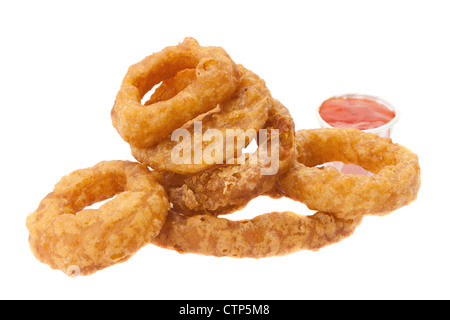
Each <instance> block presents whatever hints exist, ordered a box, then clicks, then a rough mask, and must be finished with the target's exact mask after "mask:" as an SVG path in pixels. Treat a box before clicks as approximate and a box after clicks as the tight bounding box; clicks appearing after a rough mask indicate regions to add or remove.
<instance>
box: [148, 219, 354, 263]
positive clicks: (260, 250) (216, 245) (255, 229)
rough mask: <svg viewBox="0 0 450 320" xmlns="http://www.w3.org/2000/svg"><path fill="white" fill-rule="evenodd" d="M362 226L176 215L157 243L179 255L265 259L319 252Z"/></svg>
mask: <svg viewBox="0 0 450 320" xmlns="http://www.w3.org/2000/svg"><path fill="white" fill-rule="evenodd" d="M361 221H362V218H356V219H340V218H336V217H334V216H333V215H331V214H328V213H323V212H317V213H315V214H314V215H312V216H302V215H298V214H295V213H293V212H289V211H288V212H272V213H266V214H263V215H260V216H257V217H255V218H253V219H251V220H241V221H231V220H228V219H225V218H219V217H216V216H212V215H210V214H202V215H195V216H192V217H187V216H184V215H182V214H178V213H175V212H172V211H171V212H169V214H168V216H167V220H166V222H165V224H164V226H163V227H162V229H161V232H160V233H159V235H158V236H157V237H156V238H155V239H154V240H153V241H152V243H153V244H155V245H157V246H159V247H162V248H166V249H172V250H176V251H178V252H179V253H197V254H202V255H208V256H217V257H224V256H227V257H234V258H264V257H270V256H281V255H287V254H290V253H293V252H296V251H299V250H313V251H317V250H319V249H320V248H323V247H325V246H328V245H331V244H333V243H337V242H338V241H341V240H342V239H344V238H346V237H348V236H350V235H351V234H353V232H354V230H355V228H356V227H357V226H358V225H359V224H360V223H361Z"/></svg>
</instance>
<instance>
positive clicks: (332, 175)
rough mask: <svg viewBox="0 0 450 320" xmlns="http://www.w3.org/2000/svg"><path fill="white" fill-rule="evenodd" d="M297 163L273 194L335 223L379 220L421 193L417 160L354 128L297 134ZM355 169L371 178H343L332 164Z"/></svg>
mask: <svg viewBox="0 0 450 320" xmlns="http://www.w3.org/2000/svg"><path fill="white" fill-rule="evenodd" d="M296 150H297V152H296V161H295V162H294V164H293V166H292V167H291V169H290V170H289V172H288V173H287V174H286V175H284V176H282V177H280V178H279V180H278V183H277V188H278V190H279V191H280V192H281V193H283V194H285V195H287V196H289V197H291V198H293V199H295V200H297V201H300V202H303V203H304V204H306V206H307V207H308V208H310V209H311V210H318V211H326V212H329V213H332V214H333V215H334V216H336V217H339V218H355V217H359V216H362V215H367V214H372V215H376V214H378V215H383V214H386V213H389V212H391V211H393V210H395V209H398V208H400V207H402V206H405V205H407V204H409V203H410V202H412V201H413V200H415V199H416V197H417V193H418V190H419V188H420V167H419V161H418V157H417V155H415V154H414V153H412V152H411V151H410V150H408V149H407V148H405V147H404V146H401V145H399V144H394V143H393V142H392V140H391V139H389V138H382V137H379V136H377V135H375V134H371V133H367V132H363V131H360V130H357V129H337V128H333V129H310V130H300V131H297V133H296ZM331 161H341V162H344V163H353V164H357V165H359V166H361V167H363V168H364V169H366V170H368V171H371V172H372V173H374V174H373V175H372V176H366V175H353V174H343V173H340V172H338V171H337V170H336V169H334V168H332V167H325V168H321V169H319V168H316V167H315V166H317V165H320V164H323V163H327V162H331Z"/></svg>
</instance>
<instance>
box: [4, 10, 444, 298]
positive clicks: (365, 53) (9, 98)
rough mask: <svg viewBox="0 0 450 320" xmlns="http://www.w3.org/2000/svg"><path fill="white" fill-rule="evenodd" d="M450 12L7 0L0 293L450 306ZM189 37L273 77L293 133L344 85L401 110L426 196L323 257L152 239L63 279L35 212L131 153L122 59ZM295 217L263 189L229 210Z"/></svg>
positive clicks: (300, 208)
mask: <svg viewBox="0 0 450 320" xmlns="http://www.w3.org/2000/svg"><path fill="white" fill-rule="evenodd" d="M449 12H450V6H449V5H448V4H447V3H446V2H445V1H276V2H275V1H270V2H269V1H221V2H218V1H217V2H213V1H182V2H174V1H172V2H170V1H157V2H156V1H153V2H152V1H145V2H140V1H123V2H117V1H107V2H106V1H105V2H101V1H95V2H94V1H76V2H72V4H68V2H62V1H54V2H49V1H39V2H38V1H28V2H24V1H14V2H13V1H8V2H6V1H3V2H1V4H0V34H1V42H0V43H1V51H0V67H1V69H0V70H1V71H0V88H1V100H0V101H1V126H0V130H1V134H0V137H1V146H2V148H1V150H2V156H1V158H0V159H1V160H0V161H1V170H2V172H1V184H0V186H1V193H0V194H1V222H0V245H1V253H2V254H1V258H0V259H1V263H0V298H2V299H37V298H39V299H436V298H437V299H444V298H445V299H448V298H450V294H449V285H450V276H449V272H448V270H449V267H450V261H449V244H450V241H449V233H448V229H449V225H450V212H449V206H448V201H449V190H448V189H449V187H448V185H449V184H448V181H449V178H450V177H449V173H448V172H449V169H448V163H447V161H448V155H449V152H448V137H449V131H448V118H449V113H450V112H449V109H450V103H449V101H450V96H449V89H450V41H449V34H450V19H449ZM186 36H192V37H194V38H196V39H197V40H198V41H199V42H200V44H201V45H216V46H222V47H223V48H225V50H227V51H228V53H229V54H230V55H231V56H232V58H233V59H234V60H235V61H236V62H238V63H242V64H244V65H245V66H246V67H247V68H249V69H251V70H252V71H254V72H255V73H257V74H258V75H260V76H261V77H262V78H263V79H265V80H266V82H267V85H268V87H269V89H270V90H271V92H272V94H273V96H274V97H276V98H277V99H279V100H280V101H282V102H283V103H284V104H285V105H286V106H287V107H288V108H289V109H290V111H291V113H292V116H293V117H294V120H295V122H296V126H297V129H300V128H314V127H317V126H318V124H317V122H316V119H315V115H314V109H315V108H316V107H317V106H318V105H319V104H320V103H321V102H322V101H323V100H325V99H326V98H328V97H330V96H332V95H335V94H341V93H354V92H358V93H366V94H371V95H377V96H380V97H382V98H384V99H386V100H387V101H389V102H391V103H392V104H394V105H395V106H396V107H398V108H399V109H400V110H401V119H400V121H399V123H398V124H397V125H396V127H395V130H394V133H393V140H394V142H398V143H401V144H403V145H405V146H407V147H408V148H410V149H411V150H413V151H414V152H415V153H417V154H418V155H419V159H420V164H421V168H422V187H421V190H420V192H419V196H418V199H417V200H416V201H415V202H413V203H412V204H410V205H409V206H407V207H404V208H401V209H399V210H397V211H396V212H394V213H392V214H391V215H389V216H386V217H367V218H365V219H364V221H363V223H362V225H361V226H360V227H359V228H358V229H356V231H355V234H354V235H353V236H352V237H350V238H347V239H345V240H344V241H342V242H340V243H337V244H335V245H332V246H329V247H326V248H324V249H321V250H320V251H318V252H310V251H302V252H298V253H294V254H291V255H289V256H285V257H277V258H267V259H259V260H253V259H232V258H213V257H205V256H198V255H191V254H186V255H181V254H178V253H176V252H172V251H169V250H163V249H160V248H157V247H155V246H153V245H148V246H146V247H144V248H143V249H142V250H140V251H139V252H138V253H137V254H136V255H135V256H133V257H132V258H131V259H130V260H129V261H127V262H125V263H122V264H118V265H115V266H113V267H110V268H107V269H105V270H102V271H100V272H97V273H96V274H94V275H92V276H88V277H77V278H73V279H72V278H69V277H67V276H66V275H65V274H63V273H62V272H60V271H55V270H51V269H50V268H49V267H48V266H47V265H44V264H42V263H40V262H39V261H38V260H37V259H36V258H35V257H34V256H33V255H32V253H31V251H30V250H29V247H28V242H27V238H28V231H27V229H26V227H25V219H26V216H27V215H28V214H29V213H31V212H33V211H34V210H35V209H36V208H37V206H38V204H39V201H40V200H41V199H42V198H43V197H44V196H45V195H46V194H47V193H48V192H50V191H51V190H52V189H53V185H54V184H55V183H56V182H57V181H59V179H60V178H61V177H62V176H63V175H65V174H67V173H69V172H71V171H73V170H76V169H79V168H85V167H90V166H92V165H94V164H96V163H97V162H99V161H102V160H114V159H129V160H133V158H132V156H131V154H130V150H129V147H128V145H127V144H126V143H125V142H124V141H123V140H122V139H121V138H120V137H119V135H118V133H117V132H116V131H115V129H114V128H113V127H112V125H111V119H110V110H111V107H112V105H113V103H114V99H115V95H116V93H117V91H118V89H119V86H120V84H121V81H122V78H123V76H124V75H125V73H126V71H127V68H128V67H129V66H130V65H131V64H134V63H136V62H138V61H140V60H141V59H142V58H144V57H145V56H147V55H150V54H151V53H153V52H156V51H159V50H161V49H162V48H164V47H166V46H169V45H175V44H177V43H178V42H180V41H182V40H183V38H184V37H186ZM276 210H278V211H282V210H292V211H295V212H298V213H299V214H311V212H310V211H309V210H308V209H307V208H306V207H305V206H304V205H303V204H300V203H295V202H293V201H288V200H270V201H269V200H267V199H264V198H258V199H256V200H254V201H252V202H251V203H250V205H249V206H248V207H247V208H246V209H244V210H243V212H241V213H236V214H234V215H233V216H232V217H231V216H230V218H233V219H240V218H241V217H244V216H245V217H247V216H256V215H258V214H261V213H265V212H270V211H276Z"/></svg>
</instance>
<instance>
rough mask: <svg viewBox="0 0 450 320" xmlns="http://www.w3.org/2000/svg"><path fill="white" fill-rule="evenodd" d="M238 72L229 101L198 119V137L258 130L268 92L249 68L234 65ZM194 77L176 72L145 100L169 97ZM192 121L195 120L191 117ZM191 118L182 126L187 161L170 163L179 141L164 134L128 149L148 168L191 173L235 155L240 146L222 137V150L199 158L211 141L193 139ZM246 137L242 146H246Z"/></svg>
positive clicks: (191, 72)
mask: <svg viewBox="0 0 450 320" xmlns="http://www.w3.org/2000/svg"><path fill="white" fill-rule="evenodd" d="M238 68H239V71H240V80H239V85H238V88H237V90H236V92H235V93H234V94H233V96H232V97H231V99H230V100H228V101H226V102H223V103H222V104H220V106H219V108H220V109H219V110H218V111H217V112H213V113H209V114H206V115H205V116H203V117H202V118H201V119H199V120H200V121H201V124H202V132H201V134H202V136H204V135H205V133H206V132H207V131H208V130H210V129H213V130H216V131H217V132H219V133H220V134H221V137H225V136H226V132H227V130H235V131H236V137H237V139H239V136H238V135H241V136H242V137H243V136H244V134H245V133H246V132H250V131H249V130H253V131H254V132H257V131H258V130H259V129H261V128H262V127H263V126H264V125H265V123H266V121H267V118H268V109H269V105H270V92H269V90H268V89H267V87H266V85H265V82H264V81H263V80H262V79H261V78H259V77H258V76H257V75H256V74H254V73H253V72H251V71H250V70H247V69H245V68H244V67H243V66H242V65H238ZM194 80H195V70H193V69H186V70H183V71H180V72H179V73H178V74H177V76H175V77H174V78H172V79H169V80H168V81H165V82H163V83H162V84H161V85H160V86H159V87H158V88H157V89H156V90H155V92H154V94H153V95H152V96H151V98H150V100H149V104H151V103H155V102H158V101H163V100H167V99H170V98H171V97H173V96H175V95H176V94H177V93H178V92H180V91H182V90H184V88H186V87H187V86H188V85H189V84H190V83H192V82H193V81H194ZM194 120H196V119H194ZM194 120H192V121H190V122H189V124H188V125H187V126H185V127H186V130H187V131H188V132H189V135H190V137H191V140H192V143H191V145H192V146H191V155H190V159H188V160H190V161H189V162H188V163H183V164H179V163H174V162H173V161H172V157H171V155H172V151H173V150H174V148H175V147H176V145H177V144H178V143H179V142H178V141H172V140H171V137H167V138H165V139H164V140H162V141H161V142H159V143H158V144H157V145H155V146H153V147H150V148H138V147H136V146H131V152H132V154H133V156H134V157H135V159H136V160H138V161H139V162H141V163H143V164H145V165H147V166H149V167H152V168H153V169H155V170H162V171H171V172H176V173H179V174H192V173H197V172H200V171H204V170H206V169H208V168H210V167H213V166H214V165H216V164H223V163H226V160H227V159H230V158H232V157H238V156H240V154H241V151H242V149H237V146H235V145H234V139H233V140H232V141H231V143H230V141H229V140H227V139H223V150H222V152H221V153H220V154H217V155H216V156H215V157H212V158H211V159H208V161H206V159H205V158H204V157H203V151H204V150H205V149H206V148H207V147H208V146H209V145H211V143H212V141H207V140H205V141H202V140H203V139H200V141H199V140H198V139H194V135H195V134H198V133H195V124H194ZM249 142H250V139H247V140H246V143H245V144H244V145H243V146H242V147H246V146H247V145H248V143H249ZM198 150H200V151H201V152H202V162H201V163H196V161H195V152H194V151H197V152H198Z"/></svg>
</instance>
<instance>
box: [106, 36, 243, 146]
mask: <svg viewBox="0 0 450 320" xmlns="http://www.w3.org/2000/svg"><path fill="white" fill-rule="evenodd" d="M192 68H195V72H196V79H195V81H193V82H192V83H191V84H190V85H188V86H187V87H186V88H184V90H182V91H181V92H179V93H178V94H176V95H175V96H174V97H172V98H170V99H168V100H165V101H159V102H156V103H153V104H150V105H147V106H143V105H142V104H141V100H142V98H143V97H144V95H145V94H146V93H147V92H148V91H149V90H151V89H152V88H153V87H154V86H155V85H157V84H158V83H160V82H161V81H165V80H167V79H170V78H173V77H175V75H176V74H177V73H178V72H179V71H181V70H184V69H192ZM238 81H239V71H238V68H237V66H236V64H235V63H234V62H233V61H232V60H231V58H230V56H229V55H228V54H227V53H226V52H225V50H223V49H222V48H220V47H201V46H199V44H198V43H197V41H196V40H195V39H193V38H186V39H185V40H184V41H183V42H182V43H180V44H179V45H177V46H171V47H166V48H165V49H163V50H162V51H160V52H157V53H154V54H152V55H150V56H148V57H146V58H145V59H144V60H142V61H141V62H139V63H137V64H135V65H133V66H131V67H130V68H129V69H128V72H127V74H126V75H125V78H124V79H123V81H122V85H121V88H120V90H119V92H118V93H117V96H116V101H115V104H114V107H113V108H112V110H111V118H112V122H113V126H114V127H115V128H116V130H117V131H118V132H119V134H120V135H121V136H122V138H123V139H124V140H125V141H127V142H129V143H130V144H132V145H134V146H137V147H140V148H144V147H150V146H153V145H155V144H156V143H158V142H159V141H161V140H162V139H164V138H166V137H167V136H168V135H170V134H171V133H172V132H173V131H174V130H175V129H177V128H180V127H181V126H182V125H183V124H185V123H186V122H188V121H189V120H191V119H193V118H195V117H196V116H198V115H200V114H203V113H205V112H207V111H209V110H211V109H213V108H215V107H216V106H217V104H219V103H221V102H223V101H225V100H227V99H229V98H230V97H231V96H232V94H233V93H234V92H235V90H236V87H237V84H238Z"/></svg>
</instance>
